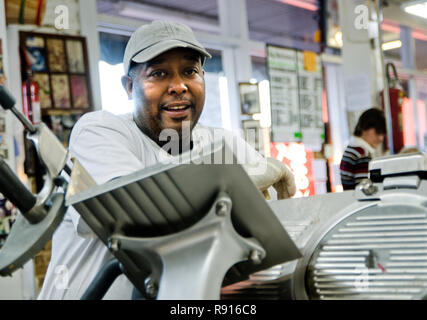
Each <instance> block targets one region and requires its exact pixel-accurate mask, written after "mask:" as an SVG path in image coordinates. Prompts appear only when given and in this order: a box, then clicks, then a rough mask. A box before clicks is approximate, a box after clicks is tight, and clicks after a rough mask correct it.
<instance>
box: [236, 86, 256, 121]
mask: <svg viewBox="0 0 427 320" xmlns="http://www.w3.org/2000/svg"><path fill="white" fill-rule="evenodd" d="M239 95H240V104H241V108H242V114H248V115H251V114H255V113H260V112H261V108H260V101H259V88H258V84H257V83H249V82H248V83H246V82H240V83H239Z"/></svg>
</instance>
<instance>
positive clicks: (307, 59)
mask: <svg viewBox="0 0 427 320" xmlns="http://www.w3.org/2000/svg"><path fill="white" fill-rule="evenodd" d="M298 81H299V113H300V128H301V134H302V142H303V143H304V144H305V145H306V146H307V147H308V148H310V149H312V150H313V149H316V151H318V150H317V149H319V150H320V148H321V145H322V143H323V140H324V130H325V129H324V125H323V121H322V95H323V75H322V63H321V60H320V57H319V56H318V55H317V54H315V53H314V52H298Z"/></svg>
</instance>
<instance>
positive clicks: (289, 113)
mask: <svg viewBox="0 0 427 320" xmlns="http://www.w3.org/2000/svg"><path fill="white" fill-rule="evenodd" d="M267 59H268V60H267V61H268V72H269V77H270V92H271V93H270V94H271V98H270V99H271V122H272V125H271V132H272V141H274V142H304V143H305V144H306V145H307V146H310V147H312V149H320V148H321V144H322V143H323V141H324V125H323V121H322V97H323V76H322V64H321V59H320V57H319V56H318V55H317V54H316V53H314V52H309V51H304V52H302V51H298V50H294V49H287V48H282V47H276V46H270V45H269V46H267Z"/></svg>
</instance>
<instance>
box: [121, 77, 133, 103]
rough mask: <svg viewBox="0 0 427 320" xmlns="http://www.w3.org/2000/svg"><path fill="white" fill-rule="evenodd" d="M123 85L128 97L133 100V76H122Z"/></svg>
mask: <svg viewBox="0 0 427 320" xmlns="http://www.w3.org/2000/svg"><path fill="white" fill-rule="evenodd" d="M122 86H123V88H124V89H125V90H126V93H127V95H128V99H129V100H132V78H131V77H129V76H123V77H122Z"/></svg>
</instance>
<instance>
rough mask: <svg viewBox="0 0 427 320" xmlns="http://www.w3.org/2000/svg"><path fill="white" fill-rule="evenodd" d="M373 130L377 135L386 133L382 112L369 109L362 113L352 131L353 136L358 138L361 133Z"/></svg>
mask: <svg viewBox="0 0 427 320" xmlns="http://www.w3.org/2000/svg"><path fill="white" fill-rule="evenodd" d="M371 128H374V129H375V131H376V133H377V134H385V133H386V124H385V116H384V112H383V111H382V110H380V109H377V108H371V109H368V110H366V111H365V112H363V113H362V115H361V116H360V118H359V121H358V122H357V125H356V128H355V129H354V135H355V136H356V137H360V136H361V135H362V132H363V131H365V130H369V129H371Z"/></svg>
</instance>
